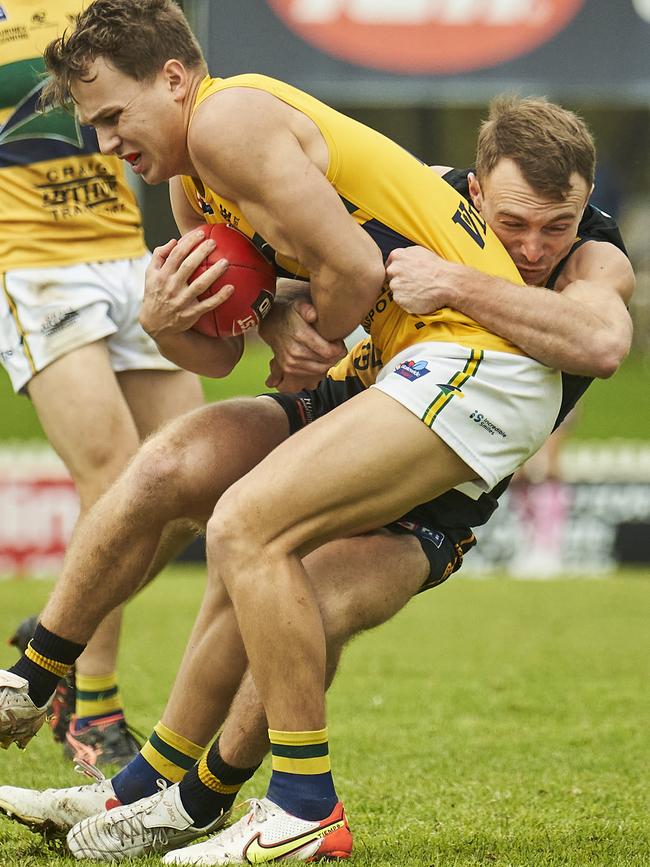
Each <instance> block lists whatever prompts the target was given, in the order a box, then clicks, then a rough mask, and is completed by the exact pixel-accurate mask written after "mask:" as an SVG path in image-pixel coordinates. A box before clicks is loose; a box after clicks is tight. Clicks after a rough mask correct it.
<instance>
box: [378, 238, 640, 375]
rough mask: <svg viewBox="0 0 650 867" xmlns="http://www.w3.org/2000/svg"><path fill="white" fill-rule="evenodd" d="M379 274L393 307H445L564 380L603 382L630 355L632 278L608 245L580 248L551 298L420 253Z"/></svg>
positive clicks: (396, 257) (405, 255)
mask: <svg viewBox="0 0 650 867" xmlns="http://www.w3.org/2000/svg"><path fill="white" fill-rule="evenodd" d="M386 272H387V275H388V276H389V278H390V281H391V283H390V285H391V289H392V290H393V293H394V297H395V300H396V301H397V303H398V304H400V303H401V304H403V306H405V307H406V309H407V310H410V311H412V312H415V313H421V314H422V313H427V312H433V311H435V310H437V309H439V308H440V307H452V308H454V309H455V310H459V311H460V312H462V313H465V314H466V315H467V316H470V317H471V318H472V319H475V320H476V321H477V322H480V323H481V325H484V326H485V327H486V328H489V330H490V331H493V332H494V333H495V334H499V335H500V336H501V337H505V338H506V339H507V340H510V341H511V342H513V343H515V344H516V345H517V346H520V347H521V348H522V349H523V350H524V351H525V352H526V353H527V354H528V355H530V356H531V357H533V358H536V359H537V360H539V361H541V362H542V363H544V364H547V365H548V366H549V367H555V368H559V369H560V370H564V371H566V372H567V373H575V374H580V375H583V376H596V377H604V378H606V377H609V376H611V375H612V374H613V373H615V371H616V370H617V368H618V367H619V365H620V363H621V362H622V360H623V359H624V358H625V356H626V355H627V353H628V352H629V349H630V344H631V339H632V323H631V319H630V316H629V314H628V312H627V309H626V306H625V305H626V303H627V302H628V301H629V299H630V297H631V295H632V292H633V290H634V274H633V272H632V268H631V266H630V263H629V261H628V259H627V257H626V256H625V255H624V254H623V253H622V252H621V251H620V250H618V249H617V248H616V247H615V246H614V245H613V244H609V243H604V242H596V241H588V242H587V243H585V244H583V246H582V247H580V248H579V249H578V250H576V252H575V253H573V254H572V255H571V257H570V258H569V261H568V263H567V264H566V266H565V267H564V269H563V272H562V274H561V276H560V279H559V280H558V283H557V285H556V287H555V290H556V291H549V290H548V289H544V288H539V287H536V286H515V285H514V284H512V283H509V282H508V281H506V280H501V279H499V278H495V277H491V276H489V275H487V274H483V273H481V272H479V271H476V270H474V269H472V268H468V267H467V266H465V265H458V264H455V263H451V262H445V261H443V260H442V259H440V258H439V257H438V256H436V255H435V254H433V253H430V251H428V250H424V249H423V248H421V247H417V248H416V247H414V248H409V249H408V250H396V251H394V253H393V255H392V256H391V258H390V259H389V262H388V265H387V269H386Z"/></svg>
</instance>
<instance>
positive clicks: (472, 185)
mask: <svg viewBox="0 0 650 867" xmlns="http://www.w3.org/2000/svg"><path fill="white" fill-rule="evenodd" d="M467 182H468V185H469V197H470V199H471V200H472V204H473V205H474V207H475V208H476V209H477V210H479V211H480V210H481V205H482V204H483V193H482V192H481V185H480V184H479V182H478V178H477V177H476V175H475V174H474V172H470V173H469V174H468V175H467Z"/></svg>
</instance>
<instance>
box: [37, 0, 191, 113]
mask: <svg viewBox="0 0 650 867" xmlns="http://www.w3.org/2000/svg"><path fill="white" fill-rule="evenodd" d="M44 56H45V66H46V68H47V70H48V71H49V72H50V73H51V75H52V78H51V79H50V81H49V82H48V84H47V85H46V87H45V90H44V93H43V102H45V103H54V104H55V105H61V104H62V103H64V102H68V101H69V100H70V85H71V83H72V82H73V81H74V79H76V78H83V77H84V76H85V75H86V73H87V71H88V67H89V66H90V64H91V63H92V62H93V61H94V60H95V59H96V58H97V57H104V58H106V60H108V61H109V62H110V63H111V65H112V66H114V67H115V68H116V69H118V70H119V71H120V72H123V73H125V74H126V75H130V76H131V77H132V78H135V79H136V80H137V81H147V80H150V79H152V78H154V77H155V76H156V74H157V73H158V72H160V70H161V69H162V68H163V66H164V65H165V63H166V62H167V61H168V60H170V59H171V58H174V59H176V60H180V61H181V62H182V63H183V64H184V65H185V66H187V67H188V68H189V69H200V70H202V71H203V72H207V66H206V63H205V60H204V59H203V54H202V52H201V48H200V46H199V43H198V41H197V39H196V37H195V36H194V34H193V33H192V31H191V30H190V26H189V24H188V23H187V19H186V18H185V16H184V15H183V12H182V11H181V9H180V7H179V6H178V5H177V4H176V3H175V2H173V0H94V2H93V3H91V4H90V6H88V8H87V9H86V10H85V11H83V12H82V13H81V14H79V15H77V16H76V18H75V28H74V30H72V31H71V32H68V31H67V30H66V31H65V33H64V34H63V36H61V37H60V38H58V39H55V40H54V41H53V42H50V44H49V45H48V46H47V48H46V49H45V55H44Z"/></svg>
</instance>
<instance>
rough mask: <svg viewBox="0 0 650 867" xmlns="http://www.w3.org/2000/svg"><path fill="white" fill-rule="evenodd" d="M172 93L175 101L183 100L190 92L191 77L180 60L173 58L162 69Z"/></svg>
mask: <svg viewBox="0 0 650 867" xmlns="http://www.w3.org/2000/svg"><path fill="white" fill-rule="evenodd" d="M162 72H163V75H164V77H165V81H166V82H167V87H168V88H169V91H170V93H171V94H172V95H173V96H174V98H175V99H182V98H183V97H184V96H185V94H186V93H187V90H188V82H189V75H188V73H187V69H186V68H185V66H184V65H183V63H182V62H181V61H180V60H176V59H175V58H172V59H171V60H168V61H167V62H166V63H165V65H164V66H163V68H162Z"/></svg>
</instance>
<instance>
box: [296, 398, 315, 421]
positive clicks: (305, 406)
mask: <svg viewBox="0 0 650 867" xmlns="http://www.w3.org/2000/svg"><path fill="white" fill-rule="evenodd" d="M296 409H297V411H298V415H299V416H300V421H301V422H302V426H303V427H304V426H305V425H308V424H311V423H312V422H313V420H314V407H313V404H312V402H311V398H310V397H299V398H297V399H296Z"/></svg>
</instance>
